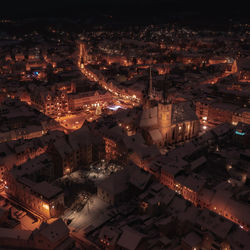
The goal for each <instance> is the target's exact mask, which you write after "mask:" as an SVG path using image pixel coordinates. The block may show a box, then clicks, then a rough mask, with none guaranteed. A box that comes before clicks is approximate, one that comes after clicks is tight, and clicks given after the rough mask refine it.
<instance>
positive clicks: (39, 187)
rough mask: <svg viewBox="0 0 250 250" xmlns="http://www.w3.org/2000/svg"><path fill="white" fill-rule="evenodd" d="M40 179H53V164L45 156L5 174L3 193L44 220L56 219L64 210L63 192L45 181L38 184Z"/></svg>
mask: <svg viewBox="0 0 250 250" xmlns="http://www.w3.org/2000/svg"><path fill="white" fill-rule="evenodd" d="M39 176H40V177H39ZM41 177H43V178H45V179H46V180H52V179H54V173H53V164H52V162H51V160H50V158H49V157H48V155H46V154H43V155H41V156H39V157H37V158H35V159H33V160H31V161H28V162H26V163H24V164H22V165H20V166H14V167H13V168H12V169H11V170H10V171H8V172H6V174H5V176H4V180H5V181H6V184H5V191H6V193H7V194H8V195H9V196H10V197H14V198H15V199H17V200H18V201H19V202H20V203H22V204H23V206H25V207H27V208H28V209H31V210H33V211H35V212H36V213H38V214H40V215H42V216H44V217H45V218H50V217H56V216H58V215H59V214H60V213H62V211H63V209H64V194H63V191H62V189H60V188H58V187H56V186H53V185H51V184H49V183H48V182H47V181H41V182H39V181H38V179H39V178H41Z"/></svg>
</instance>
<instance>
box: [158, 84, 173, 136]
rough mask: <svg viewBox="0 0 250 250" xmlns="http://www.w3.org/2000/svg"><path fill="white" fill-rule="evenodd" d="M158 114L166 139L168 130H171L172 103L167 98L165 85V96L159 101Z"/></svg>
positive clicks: (160, 126) (159, 124) (161, 129)
mask: <svg viewBox="0 0 250 250" xmlns="http://www.w3.org/2000/svg"><path fill="white" fill-rule="evenodd" d="M157 116H158V126H159V130H160V132H161V134H162V136H163V138H164V140H165V138H166V135H167V133H168V131H169V130H171V124H172V103H171V102H170V101H169V100H167V98H166V90H165V85H164V89H163V98H162V100H161V101H160V102H159V103H158V109H157Z"/></svg>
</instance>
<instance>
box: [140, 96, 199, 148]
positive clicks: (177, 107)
mask: <svg viewBox="0 0 250 250" xmlns="http://www.w3.org/2000/svg"><path fill="white" fill-rule="evenodd" d="M140 127H141V128H142V129H143V131H144V135H145V137H146V138H147V139H146V140H147V141H148V142H149V143H153V144H157V145H159V146H164V145H165V144H174V143H178V142H180V141H185V140H189V139H191V138H193V137H195V136H197V135H198V131H199V120H198V118H197V116H196V115H195V112H194V111H193V110H192V109H191V107H190V105H189V104H188V103H177V104H173V103H170V102H167V101H163V102H159V103H158V105H157V106H155V107H153V108H151V107H150V108H148V109H147V108H145V109H144V110H143V112H142V116H141V120H140Z"/></svg>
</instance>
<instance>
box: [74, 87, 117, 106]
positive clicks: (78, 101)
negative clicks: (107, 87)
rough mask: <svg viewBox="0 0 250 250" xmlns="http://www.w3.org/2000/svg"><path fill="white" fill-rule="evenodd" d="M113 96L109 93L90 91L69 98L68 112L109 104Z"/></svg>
mask: <svg viewBox="0 0 250 250" xmlns="http://www.w3.org/2000/svg"><path fill="white" fill-rule="evenodd" d="M112 100H113V96H112V95H111V94H110V93H109V92H105V93H102V92H100V91H90V92H84V93H80V94H74V95H70V96H69V108H70V110H79V109H83V108H84V107H89V106H95V105H103V104H105V103H106V104H107V103H109V102H111V101H112Z"/></svg>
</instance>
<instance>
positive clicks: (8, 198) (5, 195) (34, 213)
mask: <svg viewBox="0 0 250 250" xmlns="http://www.w3.org/2000/svg"><path fill="white" fill-rule="evenodd" d="M0 196H2V197H3V198H5V199H6V200H8V201H9V202H10V203H11V204H12V205H14V206H19V207H21V208H22V209H23V210H24V211H25V212H27V213H28V214H32V216H34V217H35V218H37V219H38V220H40V221H47V220H48V218H47V217H45V216H43V215H41V214H38V213H37V212H35V211H33V210H31V209H29V208H27V207H25V206H24V205H23V204H21V203H20V202H19V201H17V200H16V199H14V198H13V197H10V196H9V195H7V194H6V193H5V192H4V191H3V192H1V193H0Z"/></svg>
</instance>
